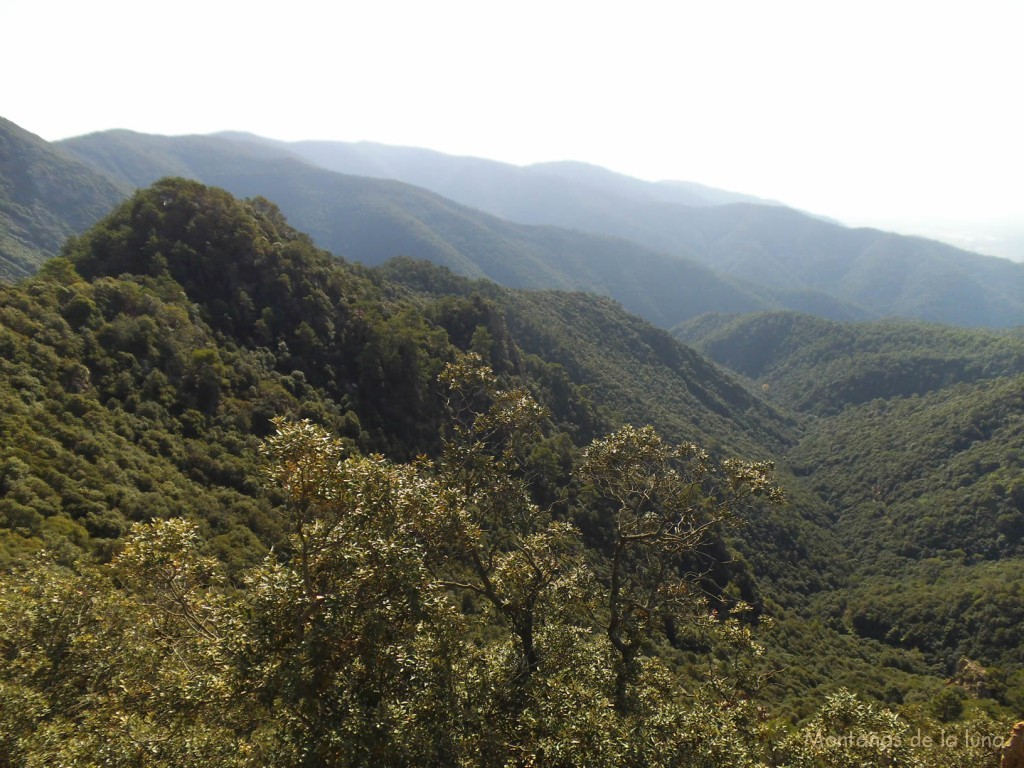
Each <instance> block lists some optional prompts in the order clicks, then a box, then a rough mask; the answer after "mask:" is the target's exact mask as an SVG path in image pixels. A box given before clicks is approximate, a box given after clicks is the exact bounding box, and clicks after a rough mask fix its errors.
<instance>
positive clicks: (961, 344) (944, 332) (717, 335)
mask: <svg viewBox="0 0 1024 768" xmlns="http://www.w3.org/2000/svg"><path fill="white" fill-rule="evenodd" d="M673 334H674V335H675V336H676V338H678V339H680V340H681V341H683V342H684V343H688V344H693V345H694V346H696V347H697V348H699V349H701V350H702V351H703V352H705V354H707V355H708V356H709V357H711V359H713V360H714V361H715V362H717V363H719V364H721V365H724V366H725V367H727V368H730V369H732V370H734V371H736V372H738V373H741V374H743V375H744V376H746V377H749V378H750V379H752V380H753V381H754V382H755V383H756V384H758V385H759V386H761V387H763V389H764V391H765V393H766V395H767V396H768V397H769V399H771V400H773V401H775V402H777V403H779V404H781V405H784V406H785V407H787V408H791V409H794V410H796V411H801V412H808V413H816V414H825V413H836V412H838V411H840V410H842V409H843V408H845V407H846V406H848V405H851V404H859V403H866V402H868V401H871V400H875V399H889V398H893V397H907V396H911V395H923V394H925V393H927V392H931V391H933V390H937V389H942V388H945V387H949V386H952V385H954V384H958V383H967V382H975V381H981V380H985V379H992V378H996V377H999V376H1012V375H1016V374H1019V373H1024V342H1022V341H1021V338H1020V336H1019V334H1016V333H1011V332H998V331H985V330H980V329H976V330H969V329H957V328H951V327H948V326H942V325H936V324H929V323H921V322H913V321H906V320H890V321H877V322H871V323H836V322H832V321H828V320H824V319H822V318H818V317H812V316H810V315H800V314H794V313H767V314H754V315H746V316H739V317H736V316H728V315H708V316H705V317H701V318H696V319H694V320H691V321H689V322H687V323H684V324H682V325H681V326H678V327H677V328H675V329H674V330H673Z"/></svg>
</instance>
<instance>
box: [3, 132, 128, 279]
mask: <svg viewBox="0 0 1024 768" xmlns="http://www.w3.org/2000/svg"><path fill="white" fill-rule="evenodd" d="M127 193H128V186H127V185H125V186H121V185H119V184H117V183H115V182H114V181H113V180H112V179H111V178H109V177H108V176H106V175H105V174H104V173H102V172H101V171H99V170H98V169H96V168H94V167H91V166H90V165H87V164H86V163H83V162H81V161H80V160H77V159H75V158H73V157H72V156H70V155H68V154H66V153H64V152H62V151H60V150H58V149H56V148H54V147H53V146H51V145H49V144H47V143H46V142H45V141H43V140H42V139H40V138H39V137H38V136H33V135H32V134H30V133H28V132H27V131H24V130H22V129H20V128H18V127H17V126H16V125H14V124H13V123H11V122H10V121H8V120H5V119H3V118H0V281H13V280H15V279H19V278H22V277H26V276H28V275H30V274H32V273H33V272H35V271H36V269H38V268H39V266H40V265H41V264H42V263H43V262H44V261H45V260H46V259H48V258H49V257H51V256H53V255H54V254H56V253H57V252H58V251H59V250H60V247H61V245H62V244H63V242H64V240H65V238H67V237H68V236H70V235H76V234H78V233H80V232H82V231H83V230H84V229H85V228H86V227H88V226H90V225H92V224H93V222H95V221H96V220H97V219H99V218H100V217H101V216H103V215H104V214H105V213H106V212H107V211H108V210H109V209H110V207H111V206H113V205H114V204H115V203H117V202H119V201H120V200H122V199H123V198H124V197H125V196H126V195H127Z"/></svg>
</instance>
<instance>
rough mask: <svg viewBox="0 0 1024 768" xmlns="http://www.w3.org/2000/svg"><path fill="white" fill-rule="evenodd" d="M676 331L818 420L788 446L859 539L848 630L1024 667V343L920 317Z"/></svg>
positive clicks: (844, 621) (845, 537)
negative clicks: (1023, 638) (1023, 653)
mask: <svg viewBox="0 0 1024 768" xmlns="http://www.w3.org/2000/svg"><path fill="white" fill-rule="evenodd" d="M675 333H676V335H677V336H678V337H680V338H683V339H687V340H689V341H690V342H691V343H694V344H696V345H697V346H698V347H699V348H700V349H702V350H704V351H705V352H706V353H707V354H708V355H709V356H711V357H712V359H714V360H716V361H717V362H719V363H721V364H723V365H726V366H728V367H730V368H732V369H733V370H735V371H737V372H739V373H742V374H743V375H745V376H747V377H749V378H750V380H751V381H752V383H753V384H754V385H756V386H759V387H760V388H761V389H762V391H763V392H764V394H765V396H766V397H767V398H768V399H769V400H771V401H773V402H775V403H776V404H778V405H782V406H785V407H788V408H792V409H795V410H798V411H801V412H804V413H807V414H811V415H812V418H809V419H804V420H801V425H802V428H803V435H802V437H801V438H800V440H799V441H798V443H797V444H796V445H795V446H793V447H792V448H790V449H787V450H786V451H785V453H784V458H783V461H784V463H785V464H786V465H787V466H788V467H789V468H790V469H791V470H792V471H793V472H794V473H795V474H796V475H797V476H799V477H802V478H804V479H806V480H807V481H809V483H810V485H811V487H813V488H815V489H817V490H818V491H819V492H820V493H821V494H822V496H823V497H824V498H826V499H827V500H828V503H829V506H830V508H832V509H833V510H834V512H833V515H834V522H833V524H832V525H831V529H832V531H833V533H834V534H835V535H836V536H837V537H838V538H839V539H840V540H841V541H848V542H855V543H856V549H857V558H856V564H855V566H854V569H853V573H852V576H851V578H850V580H849V582H847V583H846V584H845V585H844V586H842V587H840V588H839V589H837V590H835V591H833V592H831V593H830V594H828V595H827V596H826V595H821V601H820V604H819V608H818V610H819V612H820V615H822V616H827V617H830V621H832V622H834V624H835V625H836V626H843V627H846V628H847V629H848V630H849V631H853V632H855V633H857V634H858V635H860V636H862V637H865V638H872V639H876V640H880V641H883V642H886V643H888V644H891V645H893V646H894V647H901V648H905V649H913V650H916V651H919V652H922V653H924V654H926V655H927V657H928V658H930V659H932V660H933V661H938V662H939V663H941V664H942V665H943V666H944V667H946V668H947V669H952V668H953V667H954V665H955V664H956V663H957V662H958V660H959V659H961V658H963V657H968V658H971V659H982V660H984V663H986V664H995V665H999V664H1005V665H1009V667H1011V668H1016V666H1017V665H1018V664H1019V663H1020V658H1019V655H1018V653H1017V649H1019V647H1020V646H1019V642H1018V641H1019V638H1018V636H1017V632H1018V629H1017V628H1018V627H1019V626H1020V622H1021V620H1022V619H1024V602H1022V601H1021V599H1020V597H1019V594H1018V593H1019V579H1018V578H1017V575H1016V574H1017V573H1018V572H1019V569H1020V565H1021V562H1022V561H1024V489H1022V488H1021V487H1020V483H1019V479H1018V478H1019V477H1020V471H1021V467H1022V459H1021V457H1022V456H1024V399H1022V397H1021V387H1022V385H1024V338H1022V337H1021V335H1020V334H1019V332H1005V331H1004V332H998V331H988V330H980V329H959V328H951V327H947V326H939V325H931V324H925V323H919V322H909V321H885V322H873V323H854V324H843V323H833V322H829V321H826V320H822V319H821V318H815V317H809V316H805V315H798V314H793V313H769V314H762V315H753V316H745V317H727V316H709V317H704V318H699V319H697V320H694V321H691V322H689V323H687V324H685V325H684V326H682V327H681V328H678V329H676V331H675Z"/></svg>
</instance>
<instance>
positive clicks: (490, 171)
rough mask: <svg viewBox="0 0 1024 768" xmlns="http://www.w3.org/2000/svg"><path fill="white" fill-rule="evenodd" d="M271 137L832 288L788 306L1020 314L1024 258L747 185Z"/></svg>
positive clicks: (831, 311) (517, 209)
mask: <svg viewBox="0 0 1024 768" xmlns="http://www.w3.org/2000/svg"><path fill="white" fill-rule="evenodd" d="M249 140H250V141H251V140H252V137H249ZM275 146H278V147H280V148H286V149H288V150H290V151H293V152H295V153H296V154H298V155H299V156H302V157H304V158H306V159H307V160H310V161H311V162H314V163H317V164H318V165H321V166H322V167H325V168H329V169H332V170H336V171H340V172H344V173H359V174H367V175H372V176H377V177H381V178H392V179H397V180H399V181H406V182H408V183H411V184H415V185H417V186H421V187H423V188H425V189H429V190H432V191H435V192H437V193H438V194H441V195H444V196H445V197H447V198H449V199H452V200H455V201H457V202H461V203H463V204H465V205H470V206H472V207H474V208H477V209H480V210H483V211H487V212H489V213H493V214H496V215H498V216H502V217H504V218H507V219H510V220H512V221H518V222H523V223H528V224H545V225H553V226H558V227H567V228H570V229H574V230H581V231H586V232H593V233H598V234H603V235H609V236H613V237H618V238H623V239H626V240H629V241H631V242H634V243H637V244H639V245H642V246H644V247H646V248H649V249H652V250H655V251H657V252H660V253H667V254H672V255H678V256H683V257H685V258H687V259H694V260H697V261H699V262H701V263H702V264H704V265H705V266H708V267H710V268H712V269H714V270H715V271H716V272H717V273H719V274H721V275H723V276H731V277H733V278H736V279H739V280H741V281H743V282H744V283H745V284H746V285H748V286H757V287H758V289H757V290H759V292H763V291H764V289H775V290H779V291H806V292H813V293H815V294H818V295H827V296H828V297H830V298H831V302H832V303H831V304H830V305H828V306H821V307H819V309H818V310H812V307H811V305H810V304H803V305H800V304H796V303H790V302H789V301H786V298H787V297H781V300H780V301H779V303H780V304H781V306H784V307H787V308H789V309H795V310H797V311H816V313H818V314H823V315H824V316H829V317H834V318H836V319H867V318H868V317H871V316H874V317H887V316H898V317H908V318H916V319H921V320H929V321H934V322H943V323H947V324H951V325H962V326H991V327H1004V326H1010V325H1017V324H1021V323H1024V267H1022V266H1021V265H1019V264H1016V263H1013V262H1009V261H1007V260H1004V259H998V258H993V257H987V256H981V255H978V254H974V253H970V252H968V251H964V250H960V249H957V248H954V247H952V246H949V245H946V244H943V243H939V242H936V241H932V240H926V239H924V238H915V237H907V236H902V235H895V234H891V233H887V232H882V231H878V230H873V229H851V228H847V227H844V226H841V225H839V224H836V223H834V222H830V221H827V220H824V219H822V218H819V217H814V216H809V215H806V214H803V213H800V212H798V211H794V210H792V209H789V208H785V207H783V206H779V205H764V204H762V203H763V202H764V201H758V200H756V199H753V198H750V197H744V196H742V195H735V194H732V193H723V192H721V191H720V190H707V189H700V188H694V187H693V186H688V185H682V186H680V185H678V184H672V183H669V184H666V183H661V184H654V183H649V182H642V181H639V180H637V179H631V178H629V177H624V176H621V175H619V174H614V173H612V172H610V171H607V170H605V169H601V168H596V167H593V166H587V165H585V164H582V163H552V164H541V165H537V166H529V167H526V168H518V167H515V166H509V165H505V164H501V163H495V162H491V161H484V160H478V159H475V158H460V157H451V156H446V155H442V154H440V153H435V152H427V151H424V150H417V149H411V148H405V147H386V146H382V145H375V144H346V143H344V142H296V143H291V144H286V143H280V142H278V143H275ZM762 295H763V293H762ZM819 301H821V299H820V298H819ZM843 305H846V313H845V314H840V313H839V311H837V310H839V309H840V308H841V307H842V306H843ZM853 308H859V311H860V313H861V314H860V315H857V314H855V313H854V312H853V311H851V310H852V309H853Z"/></svg>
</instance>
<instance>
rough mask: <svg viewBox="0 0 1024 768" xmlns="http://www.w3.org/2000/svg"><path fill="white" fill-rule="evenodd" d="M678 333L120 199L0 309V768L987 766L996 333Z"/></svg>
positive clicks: (754, 328) (271, 225) (1005, 717)
mask: <svg viewBox="0 0 1024 768" xmlns="http://www.w3.org/2000/svg"><path fill="white" fill-rule="evenodd" d="M679 333H686V334H689V336H688V338H691V339H694V340H697V341H698V342H699V343H700V344H701V345H702V348H703V349H705V350H706V351H707V352H708V354H709V355H710V357H711V358H713V359H715V360H719V361H720V362H722V363H724V364H726V365H728V366H730V367H732V368H733V369H734V370H735V371H736V373H728V372H726V371H725V370H724V369H723V368H721V367H719V366H718V365H716V364H715V363H713V362H712V361H711V360H710V359H708V357H705V356H704V355H703V354H701V353H699V352H697V351H695V350H694V349H692V348H689V347H686V346H683V345H682V344H680V343H679V342H677V341H676V340H675V339H673V338H672V337H671V336H670V335H669V334H668V333H667V332H665V331H662V330H659V329H657V328H654V327H653V326H651V325H649V324H647V323H645V322H643V321H641V320H638V319H637V318H635V317H632V316H630V315H628V314H627V313H626V312H625V311H623V309H622V308H621V307H620V306H618V305H617V304H616V303H615V302H613V301H610V300H608V299H602V298H596V297H593V296H589V295H586V294H581V293H560V292H541V293H536V292H529V291H521V290H511V289H508V288H502V287H499V286H497V285H495V284H494V283H490V282H486V281H474V280H471V279H467V278H465V277H459V276H457V275H455V274H453V273H452V272H450V271H448V270H445V269H442V268H438V267H436V266H433V265H430V264H427V263H425V262H417V261H413V260H410V259H396V260H392V261H390V262H388V263H386V264H384V265H383V266H381V267H380V268H377V269H369V268H366V267H362V266H358V265H354V264H351V263H349V262H346V261H343V260H340V259H337V258H335V257H333V256H331V255H330V254H328V253H326V252H324V251H320V250H318V249H317V248H316V247H315V246H314V244H313V242H312V240H311V239H310V238H309V237H308V236H306V235H303V234H301V233H299V232H298V231H296V230H295V229H293V228H292V227H291V226H289V224H288V223H287V221H286V220H285V218H284V216H283V215H282V214H281V212H280V210H279V209H278V208H277V207H276V206H275V205H274V204H273V203H271V202H270V201H268V200H266V199H264V198H259V197H257V198H253V199H250V200H239V199H236V198H234V197H233V196H231V195H230V194H228V193H227V192H225V191H223V190H220V189H216V188H212V187H207V186H204V185H202V184H199V183H197V182H193V181H187V180H184V179H165V180H162V181H159V182H158V183H156V184H154V185H153V186H151V187H149V188H147V189H145V190H142V191H140V192H138V193H136V194H135V195H134V196H132V197H131V198H130V199H128V200H127V201H126V202H124V203H123V204H121V205H120V206H119V207H117V208H116V209H115V210H114V211H113V212H112V213H111V214H110V215H108V216H107V217H106V218H105V219H103V220H102V221H100V222H99V223H98V224H96V225H95V226H94V227H92V228H91V229H89V230H88V231H87V232H85V233H84V234H82V235H81V236H80V237H77V238H74V239H72V240H70V241H68V242H67V243H66V245H65V246H64V248H63V251H62V254H61V256H60V257H59V258H54V259H52V260H50V261H48V262H47V263H46V264H45V265H44V267H43V268H42V269H41V270H40V272H39V274H38V275H36V276H34V277H31V278H28V279H25V280H22V281H20V282H18V283H16V284H14V285H10V286H4V287H2V288H0V350H2V352H3V354H2V357H0V366H2V368H0V371H2V374H3V375H2V377H0V398H2V399H3V408H2V409H0V434H2V435H3V442H2V446H0V573H2V575H0V713H2V715H0V763H2V764H5V765H42V764H66V765H92V764H96V763H104V764H111V765H184V764H203V765H224V766H229V765H230V766H234V765H289V766H290V765H512V764H515V765H529V764H535V765H609V766H612V765H616V766H618V765H637V766H640V765H645V766H646V765H709V766H711V765H722V766H725V765H752V766H753V765H778V766H819V765H824V766H829V765H837V766H838V765H862V764H864V765H899V766H904V765H906V766H918V765H920V766H925V765H927V766H944V765H949V766H954V765H987V764H995V762H997V757H996V755H997V750H996V749H995V748H994V747H993V740H994V739H996V738H1002V737H1003V736H1005V735H1006V734H1008V732H1009V731H1008V724H1009V722H1010V721H1011V720H1012V719H1013V718H1015V717H1018V716H1019V714H1020V711H1019V710H1020V708H1021V707H1022V706H1024V673H1022V671H1021V670H1022V669H1024V658H1022V657H1021V650H1020V649H1021V644H1020V643H1019V642H1018V640H1019V638H1018V630H1017V627H1018V625H1019V620H1018V619H1019V618H1020V617H1021V615H1022V614H1021V611H1022V610H1024V603H1022V602H1021V600H1020V595H1019V594H1018V593H1019V591H1020V590H1019V568H1020V563H1021V559H1020V558H1021V556H1022V555H1024V552H1022V550H1021V536H1022V532H1024V524H1022V523H1021V520H1024V512H1022V510H1024V506H1022V505H1024V502H1022V499H1024V494H1022V493H1021V492H1020V488H1019V487H1018V486H1019V485H1020V483H1019V481H1018V479H1017V475H1018V474H1019V470H1020V466H1021V464H1020V456H1021V455H1024V454H1021V446H1019V445H1018V441H1019V437H1020V435H1021V434H1024V431H1022V430H1021V428H1020V427H1021V425H1022V424H1024V421H1022V417H1021V405H1022V401H1021V398H1020V394H1019V392H1020V387H1019V376H1020V375H1021V374H1022V373H1024V372H1022V371H1020V370H1019V361H1020V360H1021V359H1022V358H1021V356H1020V350H1019V347H1020V342H1019V340H1018V337H1017V336H1016V335H1015V334H1012V333H989V332H980V331H978V332H975V331H956V330H952V329H947V328H942V327H938V326H926V325H914V324H901V323H878V324H864V325H844V324H839V323H829V322H827V321H820V320H814V319H811V318H806V317H802V316H795V315H764V316H761V317H755V318H744V319H740V320H736V319H731V318H729V319H723V318H710V317H709V318H703V319H702V320H700V321H699V322H697V323H694V324H693V325H691V326H689V327H688V328H687V329H685V330H680V331H679ZM772 462H774V464H775V469H774V470H772ZM783 491H784V492H783ZM954 725H955V727H956V728H957V729H958V731H957V732H958V733H960V734H966V733H972V734H975V735H977V736H978V737H979V738H978V739H976V740H974V741H971V740H970V739H967V738H960V739H959V740H958V741H957V743H956V744H955V745H954V744H946V745H945V746H943V747H942V748H936V747H934V743H937V742H938V740H939V739H940V738H941V734H943V733H944V732H946V731H949V730H950V729H952V728H953V727H954ZM922 734H926V735H928V736H929V738H930V739H934V742H930V743H932V744H933V746H932V747H930V748H929V747H926V746H923V745H922V740H921V738H920V737H921V735H922ZM915 735H917V736H918V739H917V741H916V742H915V740H914V736H915ZM981 737H985V739H987V741H985V740H982V738H981ZM994 761H995V762H994Z"/></svg>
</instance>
